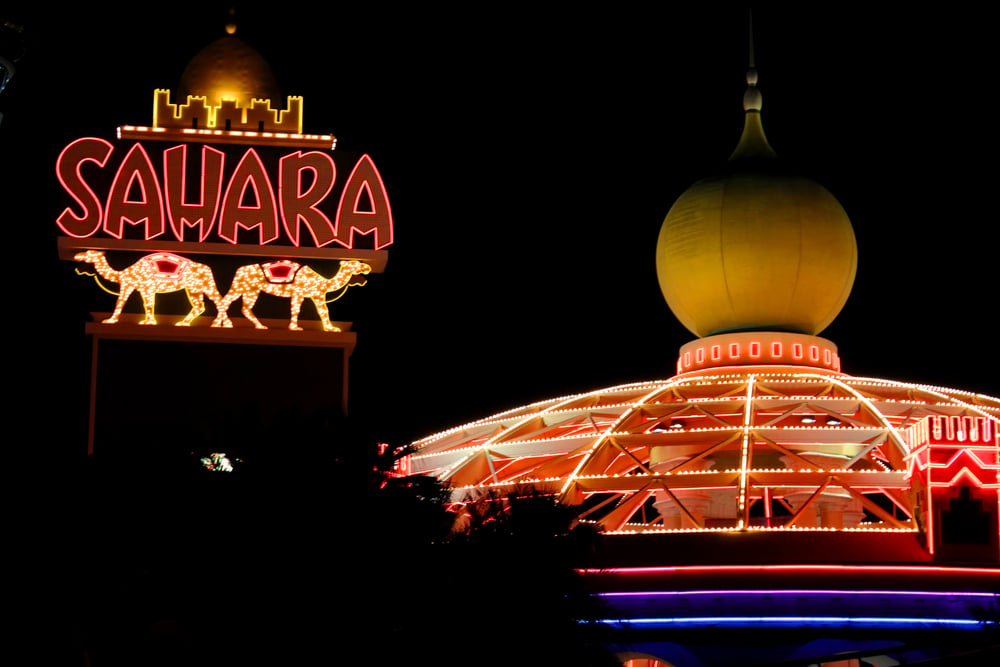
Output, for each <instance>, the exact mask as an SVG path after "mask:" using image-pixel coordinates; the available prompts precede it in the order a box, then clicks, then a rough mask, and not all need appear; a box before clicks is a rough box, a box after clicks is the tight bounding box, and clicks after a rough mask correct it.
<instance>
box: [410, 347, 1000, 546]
mask: <svg viewBox="0 0 1000 667" xmlns="http://www.w3.org/2000/svg"><path fill="white" fill-rule="evenodd" d="M762 349H763V348H762ZM803 354H804V357H803V359H804V361H806V362H808V361H809V360H810V359H809V350H808V348H807V347H806V348H803ZM799 368H800V369H801V370H798V371H796V370H795V368H794V367H793V366H792V364H790V363H786V364H783V365H780V366H773V365H767V364H761V365H758V366H744V367H732V366H730V367H728V368H725V369H718V370H712V369H706V370H702V371H697V372H687V373H684V374H681V375H677V376H674V377H673V378H669V379H666V380H662V381H657V382H639V383H633V384H627V385H621V386H616V387H609V388H606V389H600V390H597V391H594V392H588V393H583V394H577V395H571V396H562V397H559V398H555V399H551V400H549V401H542V402H538V403H533V404H531V405H527V406H524V407H520V408H514V409H511V410H507V411H505V412H502V413H500V414H497V415H494V416H492V417H487V418H485V419H481V420H479V421H475V422H472V423H469V424H466V425H464V426H459V427H456V428H453V429H450V430H448V431H444V432H441V433H438V434H435V435H432V436H429V437H427V438H425V439H423V440H421V441H418V442H416V443H414V447H415V449H416V452H415V453H414V454H413V455H411V456H410V457H409V462H408V466H409V469H410V470H411V472H412V473H413V474H431V475H434V476H436V477H438V478H440V479H442V480H447V481H448V482H449V483H450V484H451V485H452V486H451V488H452V500H453V501H455V502H467V501H470V500H474V499H476V498H478V497H480V496H481V495H482V494H491V493H492V494H496V493H506V492H510V491H512V490H514V489H517V488H519V487H520V486H523V485H528V486H532V487H534V488H535V489H536V490H538V491H540V492H544V493H552V494H556V495H557V497H558V498H559V499H560V500H561V502H563V503H565V504H570V505H575V506H577V507H578V511H577V518H578V520H579V521H582V522H588V523H591V524H593V525H595V526H597V527H598V528H599V529H600V530H602V531H604V532H606V533H629V534H635V533H648V532H674V531H705V532H720V531H721V532H724V531H739V530H743V531H766V530H776V531H795V532H801V531H812V530H819V531H838V530H845V531H846V530H849V531H852V532H914V531H919V530H921V529H925V526H923V525H922V524H921V516H920V511H919V507H920V501H919V500H918V496H919V493H920V492H919V490H918V489H917V488H916V487H915V485H914V483H913V479H912V475H911V474H910V470H911V469H912V468H913V465H914V464H913V462H912V456H911V449H912V448H911V445H910V444H909V443H910V442H912V440H913V437H914V436H913V435H912V434H911V431H912V430H913V429H923V431H927V432H936V431H938V430H939V431H940V432H941V433H942V434H943V436H947V435H948V434H949V433H952V434H953V435H952V437H953V441H954V442H955V443H956V445H958V446H961V447H962V448H964V449H968V448H969V447H970V446H972V445H976V446H982V442H981V441H983V440H984V438H985V439H990V438H996V437H997V436H996V435H995V434H996V433H997V430H996V429H997V427H1000V399H996V398H991V397H985V396H977V395H971V394H968V393H966V392H960V391H955V390H950V389H943V388H931V387H927V386H924V385H910V384H905V383H898V382H892V381H886V380H876V379H870V378H854V377H852V376H850V375H846V374H844V373H842V372H837V371H833V370H832V369H824V368H812V367H810V366H800V367H799ZM941 415H952V416H951V417H949V418H948V419H947V420H946V419H945V418H944V417H941ZM813 420H814V421H813ZM925 420H928V421H925ZM938 422H940V426H938ZM949 429H951V430H950V431H949ZM923 431H922V432H923ZM973 434H975V436H973ZM961 438H964V440H962V439H961ZM976 438H978V440H976ZM980 458H982V457H980ZM969 460H972V459H971V458H970V459H969ZM974 462H975V461H973V463H974ZM953 477H954V476H953V475H950V476H949V477H948V479H949V480H950V479H952V478H953ZM886 508H889V509H886Z"/></svg>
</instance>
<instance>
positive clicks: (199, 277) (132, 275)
mask: <svg viewBox="0 0 1000 667" xmlns="http://www.w3.org/2000/svg"><path fill="white" fill-rule="evenodd" d="M73 259H75V260H76V261H78V262H87V263H90V264H93V265H94V269H96V270H97V273H98V275H100V276H101V277H102V278H104V279H105V280H109V281H111V282H113V283H118V284H119V286H120V289H119V290H118V301H117V303H115V312H113V313H112V314H111V317H109V318H108V319H106V320H104V323H105V324H114V323H115V322H117V321H118V318H119V317H121V314H122V308H123V307H124V306H125V302H126V301H128V298H129V297H130V296H132V292H136V291H137V292H139V295H140V296H142V307H143V309H144V310H145V311H146V317H145V319H143V320H142V321H141V322H139V324H156V315H155V314H154V312H153V307H154V304H155V301H156V295H157V294H166V293H168V292H178V291H180V290H184V291H185V292H187V297H188V301H190V302H191V312H190V313H188V314H187V317H185V318H184V319H183V320H181V321H180V322H178V323H177V326H179V327H180V326H190V324H191V322H193V321H194V318H196V317H198V316H199V315H201V314H202V313H204V312H205V298H204V297H206V296H207V297H208V298H209V299H211V300H212V303H214V304H215V305H216V307H217V308H218V310H219V314H218V315H217V316H216V318H215V320H214V321H213V322H212V326H213V327H231V326H233V323H232V321H231V320H230V319H229V316H228V315H227V314H226V309H225V308H224V307H222V296H221V295H220V294H219V290H218V288H216V286H215V278H214V277H213V276H212V269H211V268H209V267H208V266H206V265H204V264H199V263H198V262H193V261H191V260H190V259H187V258H186V257H181V256H180V255H174V254H173V253H169V252H157V253H153V254H152V255H146V256H145V257H142V258H141V259H139V260H138V261H137V262H136V263H135V264H133V265H131V266H129V267H128V268H126V269H122V270H121V271H116V270H115V269H112V268H111V266H110V265H109V264H108V260H107V258H106V257H105V256H104V251H102V250H87V251H86V252H81V253H77V254H76V255H74V256H73Z"/></svg>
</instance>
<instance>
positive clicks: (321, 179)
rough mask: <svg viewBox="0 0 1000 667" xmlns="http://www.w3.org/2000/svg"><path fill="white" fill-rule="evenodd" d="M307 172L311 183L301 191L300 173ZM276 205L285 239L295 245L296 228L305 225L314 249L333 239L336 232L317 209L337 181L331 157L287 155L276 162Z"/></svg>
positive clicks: (326, 155) (297, 231)
mask: <svg viewBox="0 0 1000 667" xmlns="http://www.w3.org/2000/svg"><path fill="white" fill-rule="evenodd" d="M307 170H308V171H311V172H312V175H313V179H312V184H311V185H310V186H309V189H308V190H304V191H303V189H302V184H303V179H302V174H303V173H304V172H305V171H307ZM278 178H279V180H278V202H279V205H280V207H281V221H282V224H283V225H284V226H285V232H286V233H287V234H288V238H289V239H291V241H292V243H293V244H294V245H296V246H298V245H299V229H300V227H301V226H302V225H305V227H306V229H308V230H309V233H310V234H311V235H312V237H313V241H314V242H315V244H316V247H317V248H322V247H323V246H325V245H328V244H329V243H332V242H333V241H335V240H336V229H335V227H334V224H333V222H331V221H330V218H328V217H327V216H326V214H325V213H323V212H322V211H320V210H319V208H317V206H318V205H319V204H320V203H322V202H323V201H324V200H325V199H326V196H327V195H328V194H330V191H331V190H333V184H334V183H335V182H336V180H337V165H336V164H335V163H334V161H333V158H332V157H330V156H329V155H328V154H327V153H323V152H321V151H309V152H308V153H303V152H302V151H297V152H295V153H289V154H288V155H285V156H284V157H282V158H281V160H280V161H279V177H278Z"/></svg>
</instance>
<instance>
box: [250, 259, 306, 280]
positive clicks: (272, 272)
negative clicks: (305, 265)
mask: <svg viewBox="0 0 1000 667" xmlns="http://www.w3.org/2000/svg"><path fill="white" fill-rule="evenodd" d="M260 268H261V270H262V271H263V272H264V278H265V279H266V280H267V282H269V283H272V284H274V285H283V284H285V283H291V282H295V276H296V274H297V273H298V272H299V270H300V269H301V268H302V265H301V264H299V263H298V262H293V261H291V260H289V259H281V260H277V261H274V262H268V263H266V264H261V265H260Z"/></svg>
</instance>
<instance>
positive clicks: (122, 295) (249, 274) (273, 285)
mask: <svg viewBox="0 0 1000 667" xmlns="http://www.w3.org/2000/svg"><path fill="white" fill-rule="evenodd" d="M74 259H75V260H76V261H78V262H85V263H89V264H93V265H94V270H95V271H97V275H99V276H100V277H101V278H104V279H105V280H107V281H109V282H113V283H118V284H119V285H120V289H119V292H118V300H117V302H116V303H115V310H114V312H113V313H112V314H111V316H110V317H108V318H107V319H105V320H104V324H115V323H116V322H118V321H119V319H120V317H121V314H122V309H123V308H124V306H125V303H126V302H127V301H128V298H129V297H130V296H131V295H132V293H133V292H138V293H139V294H140V296H141V297H142V304H143V310H144V311H145V318H144V319H143V320H142V321H140V322H139V324H156V323H157V322H156V313H155V302H156V295H157V294H166V293H169V292H179V291H181V290H184V291H185V292H186V293H187V297H188V301H190V303H191V312H190V313H188V315H187V316H186V317H185V318H184V319H182V320H180V321H179V322H177V324H176V326H190V325H191V323H192V322H193V321H194V319H195V318H197V317H198V316H199V315H201V314H202V313H204V312H205V297H208V298H209V300H210V301H212V303H214V304H215V306H216V309H217V311H218V313H217V315H216V317H215V319H214V320H213V321H212V324H211V326H213V327H224V328H227V329H229V328H232V326H233V323H232V320H230V319H229V315H228V310H229V306H230V305H231V304H232V303H233V302H234V301H236V300H237V299H243V315H244V316H246V318H247V319H248V320H250V321H251V322H252V323H253V325H254V327H255V328H257V329H266V328H267V327H266V326H264V325H263V324H262V323H261V322H260V320H258V319H257V317H256V316H255V315H254V313H253V306H254V304H256V303H257V298H258V297H259V296H260V295H261V293H265V294H271V295H273V296H278V297H285V298H287V299H289V300H290V301H291V320H290V322H289V324H288V328H289V329H290V330H292V331H302V327H301V326H299V312H300V310H301V308H302V302H303V301H304V300H305V299H309V300H311V301H312V302H313V305H315V306H316V312H317V313H319V317H320V320H321V322H322V324H323V330H324V331H333V332H339V331H340V328H339V327H337V326H336V325H334V324H333V323H332V322H331V321H330V312H329V308H328V307H327V301H326V295H327V293H328V292H332V291H334V290H340V289H344V290H346V289H347V288H348V287H350V286H351V285H364V284H365V280H364V279H363V278H356V277H355V276H358V275H365V274H368V273H370V272H371V270H372V269H371V266H370V265H368V264H366V263H364V262H359V261H353V260H350V261H349V260H342V261H341V262H340V270H339V271H337V273H336V274H335V275H334V276H333V277H332V278H329V279H327V278H324V277H323V276H321V275H320V274H319V273H317V272H316V271H314V270H313V269H312V268H310V267H308V266H305V265H302V264H299V263H298V262H293V261H291V260H276V261H273V262H267V263H265V264H247V265H246V266H241V267H240V268H239V269H237V271H236V276H235V277H234V278H233V282H232V286H231V287H230V288H229V291H228V292H227V293H226V295H225V296H222V295H220V294H219V290H218V289H217V287H216V285H215V276H214V275H213V274H212V269H211V267H209V266H207V265H205V264H199V263H198V262H195V261H192V260H190V259H188V258H186V257H182V256H180V255H175V254H173V253H169V252H157V253H152V254H150V255H146V256H145V257H142V258H140V259H139V260H138V261H137V262H135V263H134V264H132V265H131V266H129V267H127V268H125V269H122V270H120V271H118V270H115V269H113V268H112V267H111V265H110V264H109V263H108V260H107V258H106V257H105V256H104V252H103V251H100V250H87V251H86V252H81V253H77V254H76V255H75V256H74ZM78 273H80V271H79V270H78ZM90 275H93V274H90Z"/></svg>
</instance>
